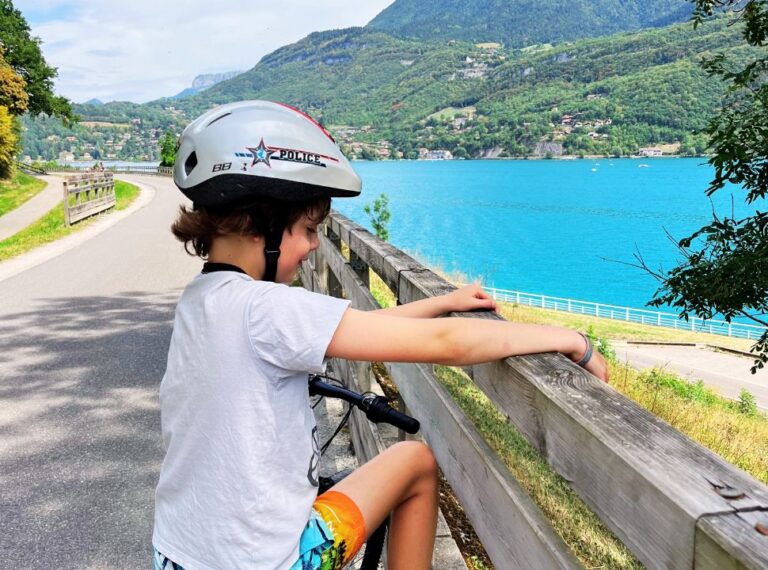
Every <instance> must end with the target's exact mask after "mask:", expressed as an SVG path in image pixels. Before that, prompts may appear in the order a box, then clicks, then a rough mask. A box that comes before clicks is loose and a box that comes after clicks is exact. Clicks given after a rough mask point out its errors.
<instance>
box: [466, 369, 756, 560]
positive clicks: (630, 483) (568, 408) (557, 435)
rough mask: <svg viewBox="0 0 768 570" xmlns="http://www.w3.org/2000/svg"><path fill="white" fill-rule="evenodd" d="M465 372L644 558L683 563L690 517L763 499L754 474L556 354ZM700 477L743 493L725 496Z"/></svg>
mask: <svg viewBox="0 0 768 570" xmlns="http://www.w3.org/2000/svg"><path fill="white" fill-rule="evenodd" d="M472 377H473V379H474V380H475V382H476V383H477V385H478V386H480V387H481V388H482V389H483V391H484V392H485V393H486V394H487V395H488V396H489V397H490V398H491V399H492V400H493V401H494V402H495V403H496V404H497V406H499V408H500V409H501V410H502V411H504V413H506V414H507V415H508V417H509V418H510V420H511V421H512V423H513V424H515V425H516V426H517V428H518V429H520V431H521V432H522V433H523V434H524V435H525V436H526V438H527V439H528V441H529V442H531V443H532V444H533V445H534V446H536V447H537V448H538V449H539V451H540V452H541V453H542V454H543V455H544V457H546V459H547V461H548V462H549V464H550V465H551V466H552V467H553V468H554V469H555V470H556V471H557V472H558V473H559V474H560V475H562V476H563V477H564V478H565V479H566V480H568V481H569V482H570V484H571V486H572V487H573V488H574V489H575V490H576V491H577V492H578V493H579V495H580V496H581V497H582V498H583V499H584V500H585V502H586V503H587V504H588V505H590V507H591V508H592V509H593V510H594V511H595V512H596V513H597V514H598V515H599V516H600V518H601V519H602V520H603V521H604V522H605V523H606V524H607V525H608V526H609V527H610V528H611V529H612V530H613V531H614V532H615V533H616V535H617V536H619V538H620V539H621V540H622V541H623V542H624V543H625V544H626V545H627V546H628V547H629V548H630V549H631V550H632V551H633V552H634V553H635V554H636V556H637V557H638V558H639V559H640V560H641V561H642V562H643V563H644V564H646V565H647V566H649V567H652V568H689V567H691V566H692V563H693V559H692V558H693V550H694V531H695V525H696V521H697V520H698V519H699V517H701V516H703V515H706V514H707V513H715V512H727V511H732V510H736V509H739V508H746V509H748V508H754V507H755V506H762V505H765V506H768V494H767V493H766V489H765V486H763V485H762V484H761V483H759V482H758V481H756V480H755V479H753V478H752V477H750V476H749V475H747V474H746V473H744V472H743V471H741V470H739V469H737V468H736V467H734V466H732V465H730V464H728V463H727V462H725V461H724V460H722V459H721V458H720V457H718V456H717V455H715V454H714V453H712V452H711V451H709V450H707V449H705V448H704V447H703V446H701V445H699V444H697V443H695V442H693V441H692V440H690V439H688V438H687V437H685V436H684V435H683V434H681V433H680V432H678V431H677V430H675V429H674V428H672V427H671V426H669V425H668V424H666V423H664V422H663V421H661V420H660V419H658V418H657V417H656V416H653V415H652V414H650V413H649V412H647V411H646V410H644V409H642V408H640V407H639V406H638V405H636V404H635V403H634V402H632V401H630V400H628V399H627V398H625V397H624V396H622V395H621V394H619V393H618V392H616V391H615V390H613V389H612V388H611V387H610V386H606V385H605V384H603V383H602V382H600V381H599V380H597V379H596V378H594V377H593V376H591V375H589V374H586V373H585V372H584V371H583V370H581V369H579V368H577V367H576V366H575V365H573V364H572V363H571V362H570V361H569V360H568V359H566V358H565V357H563V356H560V355H535V356H534V355H532V356H526V357H517V358H512V359H507V360H506V361H505V362H499V363H491V364H486V365H478V366H474V367H473V370H472ZM710 481H714V482H719V481H723V482H727V483H728V484H729V485H731V486H733V487H735V488H739V489H743V490H744V492H745V496H744V498H742V499H738V500H728V499H725V498H723V497H722V496H720V495H719V494H718V492H717V490H716V489H715V488H714V487H713V485H712V484H711V483H710Z"/></svg>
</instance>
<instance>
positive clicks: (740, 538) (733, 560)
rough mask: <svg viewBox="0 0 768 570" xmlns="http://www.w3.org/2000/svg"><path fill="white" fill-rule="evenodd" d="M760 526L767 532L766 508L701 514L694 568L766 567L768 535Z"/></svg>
mask: <svg viewBox="0 0 768 570" xmlns="http://www.w3.org/2000/svg"><path fill="white" fill-rule="evenodd" d="M759 527H762V528H763V529H765V531H764V532H768V510H759V511H753V512H743V513H725V514H720V515H710V516H706V517H703V518H702V519H701V520H700V521H699V524H698V525H697V528H696V552H695V561H694V566H693V567H694V570H737V569H741V568H749V569H750V570H765V569H766V568H768V536H766V535H765V534H763V533H762V532H761V531H759V530H758V528H759ZM734 553H738V556H736V555H734Z"/></svg>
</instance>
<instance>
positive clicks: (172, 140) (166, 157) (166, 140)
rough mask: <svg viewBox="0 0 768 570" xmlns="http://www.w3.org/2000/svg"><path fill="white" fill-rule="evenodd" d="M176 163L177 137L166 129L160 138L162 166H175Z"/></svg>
mask: <svg viewBox="0 0 768 570" xmlns="http://www.w3.org/2000/svg"><path fill="white" fill-rule="evenodd" d="M175 163H176V137H175V136H174V135H173V133H172V132H171V131H166V132H165V134H164V135H163V137H162V138H161V139H160V166H173V165H174V164H175Z"/></svg>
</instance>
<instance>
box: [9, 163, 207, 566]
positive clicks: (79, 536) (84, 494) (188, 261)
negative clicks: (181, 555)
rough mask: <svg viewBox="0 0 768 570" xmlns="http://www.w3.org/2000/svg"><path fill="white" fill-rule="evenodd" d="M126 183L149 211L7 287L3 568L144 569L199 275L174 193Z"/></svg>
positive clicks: (148, 182) (151, 182)
mask: <svg viewBox="0 0 768 570" xmlns="http://www.w3.org/2000/svg"><path fill="white" fill-rule="evenodd" d="M125 178H126V179H127V180H129V181H132V182H137V181H138V182H140V184H142V185H144V186H151V187H153V188H154V191H155V196H154V198H153V199H152V201H151V202H150V203H149V204H147V205H146V206H145V207H144V208H141V209H140V210H138V211H136V212H135V213H134V214H133V215H131V216H128V217H124V218H123V219H121V220H119V221H118V222H117V223H114V225H112V226H111V227H108V228H107V229H105V230H103V231H102V233H101V234H100V235H98V236H97V237H95V238H92V239H89V240H88V241H86V242H84V243H79V244H78V245H77V247H73V248H72V249H69V250H68V251H66V252H64V253H61V254H60V255H57V256H56V257H53V258H52V259H48V260H47V261H44V262H42V263H40V264H38V265H36V266H35V267H31V268H29V269H26V270H23V271H22V272H20V273H18V274H15V275H12V276H9V277H7V278H6V279H4V280H2V281H0V433H2V437H0V529H1V531H0V561H1V562H0V568H17V567H18V568H56V569H60V570H66V569H73V570H74V569H77V570H86V569H94V570H95V569H102V568H104V569H106V568H110V569H118V568H119V569H122V568H124V569H138V568H147V567H148V556H149V548H150V546H149V545H150V532H151V520H152V501H153V497H152V493H153V489H154V485H155V483H156V479H157V474H158V469H159V466H160V462H161V460H162V445H161V440H160V427H159V414H158V411H159V410H158V402H157V386H158V383H159V381H160V378H161V376H162V373H163V370H164V369H165V359H166V353H167V348H168V341H169V338H170V332H171V325H172V317H173V308H174V306H175V303H176V300H177V298H178V295H179V293H180V292H181V289H182V287H183V286H184V285H185V284H186V283H187V281H188V280H189V279H190V278H191V277H192V276H193V275H194V274H195V273H197V272H198V271H199V269H200V262H199V261H197V260H195V259H193V258H191V257H187V256H186V255H184V254H183V250H182V248H181V246H180V244H178V243H177V242H175V241H174V239H173V238H172V236H171V235H170V232H169V231H168V226H169V224H170V223H171V221H172V219H173V217H174V216H175V213H176V211H177V209H178V205H179V203H180V199H179V198H180V195H179V193H178V191H177V190H176V189H175V188H174V187H173V185H172V182H171V180H170V179H162V178H150V177H141V178H138V177H136V178H134V177H125ZM86 231H87V230H86ZM80 239H82V238H80ZM2 266H3V264H0V268H2Z"/></svg>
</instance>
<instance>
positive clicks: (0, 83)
mask: <svg viewBox="0 0 768 570" xmlns="http://www.w3.org/2000/svg"><path fill="white" fill-rule="evenodd" d="M25 88H26V83H25V82H24V79H22V77H21V75H19V74H18V73H16V72H15V71H14V70H13V68H12V67H11V66H10V65H8V62H7V61H5V57H4V56H3V47H2V45H0V105H2V106H3V107H6V108H7V109H8V111H9V112H10V113H11V114H13V115H20V114H22V113H23V112H24V111H26V110H27V106H28V105H29V95H27V92H26V90H25Z"/></svg>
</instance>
